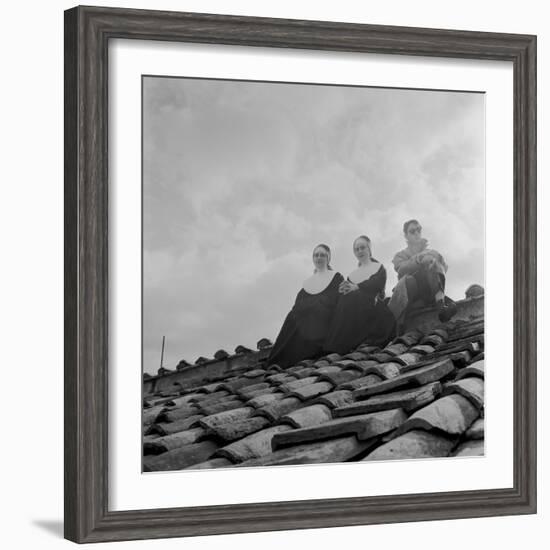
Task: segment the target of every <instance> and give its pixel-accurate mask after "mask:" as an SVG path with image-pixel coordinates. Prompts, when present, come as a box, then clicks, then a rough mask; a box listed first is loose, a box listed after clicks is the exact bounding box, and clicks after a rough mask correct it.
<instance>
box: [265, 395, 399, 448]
mask: <svg viewBox="0 0 550 550" xmlns="http://www.w3.org/2000/svg"><path fill="white" fill-rule="evenodd" d="M317 406H322V405H317ZM327 410H328V409H327ZM405 419H406V415H405V413H404V412H403V411H402V410H401V409H393V410H390V411H380V412H376V413H373V414H365V415H358V416H351V417H348V418H339V419H336V420H329V421H328V422H324V423H320V424H319V425H316V426H311V427H307V428H306V427H304V428H299V429H296V430H291V431H288V432H284V433H280V434H276V435H274V436H273V440H272V447H273V450H274V451H275V450H277V449H278V448H280V447H285V446H289V445H297V444H302V443H306V442H311V441H322V440H325V439H332V438H335V437H340V436H344V435H350V434H354V435H355V436H356V437H357V438H358V439H359V440H364V439H370V438H371V437H375V436H378V435H381V434H384V433H387V432H389V431H391V430H394V429H395V428H397V427H398V426H399V425H401V424H402V423H403V422H404V421H405Z"/></svg>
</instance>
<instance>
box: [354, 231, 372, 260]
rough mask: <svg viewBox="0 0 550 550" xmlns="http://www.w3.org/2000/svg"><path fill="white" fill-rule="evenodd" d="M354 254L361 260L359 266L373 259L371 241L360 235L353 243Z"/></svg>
mask: <svg viewBox="0 0 550 550" xmlns="http://www.w3.org/2000/svg"><path fill="white" fill-rule="evenodd" d="M353 253H354V254H355V257H356V258H357V259H358V260H359V265H361V264H362V263H365V262H367V261H369V260H370V259H371V258H372V249H371V244H370V239H369V238H368V237H367V236H366V235H360V236H359V237H357V239H355V240H354V241H353Z"/></svg>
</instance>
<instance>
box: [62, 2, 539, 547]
mask: <svg viewBox="0 0 550 550" xmlns="http://www.w3.org/2000/svg"><path fill="white" fill-rule="evenodd" d="M112 38H127V39H133V40H162V41H174V42H195V43H208V44H229V45H242V46H250V47H252V46H262V47H276V48H304V49H313V50H328V51H348V52H369V53H384V54H406V55H415V56H436V57H446V58H465V59H487V60H501V61H509V62H512V63H513V71H514V77H513V78H514V97H513V104H514V159H513V161H514V211H513V216H514V266H515V267H514V297H513V307H514V332H513V333H514V356H513V376H514V403H513V408H514V426H513V442H514V444H513V453H514V456H513V463H514V474H513V479H514V482H513V487H512V488H510V489H491V490H474V491H458V492H443V493H425V494H402V495H391V496H374V497H357V498H338V499H326V500H315V501H307V500H306V501H289V502H275V503H254V504H236V505H216V506H200V507H188V508H169V509H149V510H137V511H116V512H114V511H109V510H108V507H107V497H108V486H109V485H108V484H109V472H108V393H107V390H108V387H107V381H108V361H107V358H108V353H107V352H108V311H109V303H108V284H109V281H108V184H107V182H108V168H107V167H108V148H107V136H108V109H107V101H108V94H107V85H108V44H109V40H110V39H112ZM536 454H537V450H536V37H534V36H527V35H514V34H497V33H482V32H468V31H454V30H437V29H423V28H406V27H389V26H373V25H359V24H348V23H333V22H318V21H298V20H283V19H268V18H256V17H237V16H226V15H206V14H197V13H175V12H160V11H145V10H133V9H112V8H95V7H77V8H73V9H71V10H68V11H66V12H65V537H66V538H68V539H70V540H72V541H75V542H80V543H81V542H97V541H116V540H130V539H145V538H160V537H178V536H193V535H212V534H222V533H244V532H253V531H274V530H283V529H302V528H315V527H332V526H347V525H364V524H375V523H393V522H404V521H418V520H434V519H454V518H469V517H485V516H496V515H510V514H530V513H535V511H536Z"/></svg>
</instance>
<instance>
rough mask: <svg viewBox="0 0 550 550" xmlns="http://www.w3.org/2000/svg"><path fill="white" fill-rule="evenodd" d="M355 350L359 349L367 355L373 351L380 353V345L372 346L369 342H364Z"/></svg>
mask: <svg viewBox="0 0 550 550" xmlns="http://www.w3.org/2000/svg"><path fill="white" fill-rule="evenodd" d="M355 351H358V352H360V353H363V354H365V355H370V354H371V353H378V352H379V351H380V348H379V347H378V346H370V345H369V344H363V345H361V346H359V347H358V348H357V349H356V350H355Z"/></svg>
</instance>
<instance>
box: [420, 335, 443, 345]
mask: <svg viewBox="0 0 550 550" xmlns="http://www.w3.org/2000/svg"><path fill="white" fill-rule="evenodd" d="M443 342H445V340H444V339H443V338H442V337H441V336H440V335H439V334H428V335H426V336H424V338H422V340H420V343H421V344H428V345H430V346H433V347H434V348H436V347H437V346H440V345H441V344H443Z"/></svg>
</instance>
